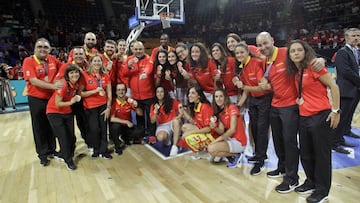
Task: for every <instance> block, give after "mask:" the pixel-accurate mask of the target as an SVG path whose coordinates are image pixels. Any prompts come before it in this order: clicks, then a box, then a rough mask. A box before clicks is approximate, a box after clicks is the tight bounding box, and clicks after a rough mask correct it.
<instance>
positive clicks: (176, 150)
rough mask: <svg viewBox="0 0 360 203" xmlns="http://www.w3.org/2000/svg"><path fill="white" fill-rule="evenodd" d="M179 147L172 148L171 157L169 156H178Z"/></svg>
mask: <svg viewBox="0 0 360 203" xmlns="http://www.w3.org/2000/svg"><path fill="white" fill-rule="evenodd" d="M178 151H179V149H178V147H177V146H176V145H173V146H171V150H170V155H169V156H176V155H177V154H178Z"/></svg>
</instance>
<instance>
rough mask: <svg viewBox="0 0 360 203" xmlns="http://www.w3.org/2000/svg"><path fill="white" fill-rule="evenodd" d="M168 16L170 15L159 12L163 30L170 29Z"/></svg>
mask: <svg viewBox="0 0 360 203" xmlns="http://www.w3.org/2000/svg"><path fill="white" fill-rule="evenodd" d="M170 15H171V13H167V12H161V13H160V20H161V24H162V28H163V29H166V28H170V27H171V24H170Z"/></svg>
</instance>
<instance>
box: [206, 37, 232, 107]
mask: <svg viewBox="0 0 360 203" xmlns="http://www.w3.org/2000/svg"><path fill="white" fill-rule="evenodd" d="M211 57H212V59H211V60H210V61H209V65H208V66H209V68H210V71H211V74H212V76H213V79H214V87H215V89H217V88H222V89H224V90H226V93H227V95H228V96H229V97H230V101H231V103H232V104H236V103H237V101H238V88H237V87H236V86H235V85H234V83H233V82H232V79H233V78H234V76H235V59H234V57H228V56H227V54H226V52H225V49H224V47H223V46H222V45H221V44H219V43H214V44H213V45H212V46H211Z"/></svg>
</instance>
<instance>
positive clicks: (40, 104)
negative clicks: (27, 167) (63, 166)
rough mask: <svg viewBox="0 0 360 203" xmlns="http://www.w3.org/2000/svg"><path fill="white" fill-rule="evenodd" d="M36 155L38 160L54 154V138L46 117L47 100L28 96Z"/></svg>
mask: <svg viewBox="0 0 360 203" xmlns="http://www.w3.org/2000/svg"><path fill="white" fill-rule="evenodd" d="M28 102H29V109H30V115H31V124H32V130H33V136H34V142H35V148H36V153H37V154H38V157H39V158H40V159H46V158H47V156H48V155H50V154H54V153H55V147H56V142H55V136H54V134H53V132H52V130H51V126H50V123H49V120H48V118H47V116H46V105H47V103H48V100H47V99H38V98H36V97H32V96H28Z"/></svg>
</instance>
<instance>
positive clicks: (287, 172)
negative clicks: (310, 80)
mask: <svg viewBox="0 0 360 203" xmlns="http://www.w3.org/2000/svg"><path fill="white" fill-rule="evenodd" d="M256 44H257V46H258V48H259V51H260V52H261V54H263V55H264V56H265V57H266V58H265V59H264V60H265V69H264V71H265V73H264V78H263V80H262V81H261V82H260V86H262V87H263V89H266V90H272V91H273V92H274V96H273V98H272V101H271V109H270V124H271V131H272V136H273V141H274V148H275V152H276V155H277V156H278V168H277V169H276V170H274V171H270V172H268V173H267V176H268V177H270V178H277V177H282V176H284V177H283V182H282V183H281V184H280V185H278V186H277V187H276V188H275V190H276V191H277V192H279V193H288V192H291V191H293V190H294V189H295V188H296V187H297V186H298V185H299V181H298V179H299V176H298V174H297V172H298V165H299V149H298V142H297V133H298V130H299V119H300V117H299V109H298V105H301V104H299V103H297V98H298V90H297V88H296V86H295V77H290V76H288V74H287V71H286V52H287V48H286V47H276V46H274V39H273V37H272V36H271V35H270V33H268V32H261V33H260V34H259V35H258V36H257V37H256ZM314 62H315V63H314V70H315V71H316V70H317V71H319V70H321V69H322V68H323V67H324V66H325V62H324V60H323V59H314ZM262 147H267V144H266V145H264V146H262ZM265 151H266V150H265ZM300 187H301V186H300ZM297 192H302V191H297Z"/></svg>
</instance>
